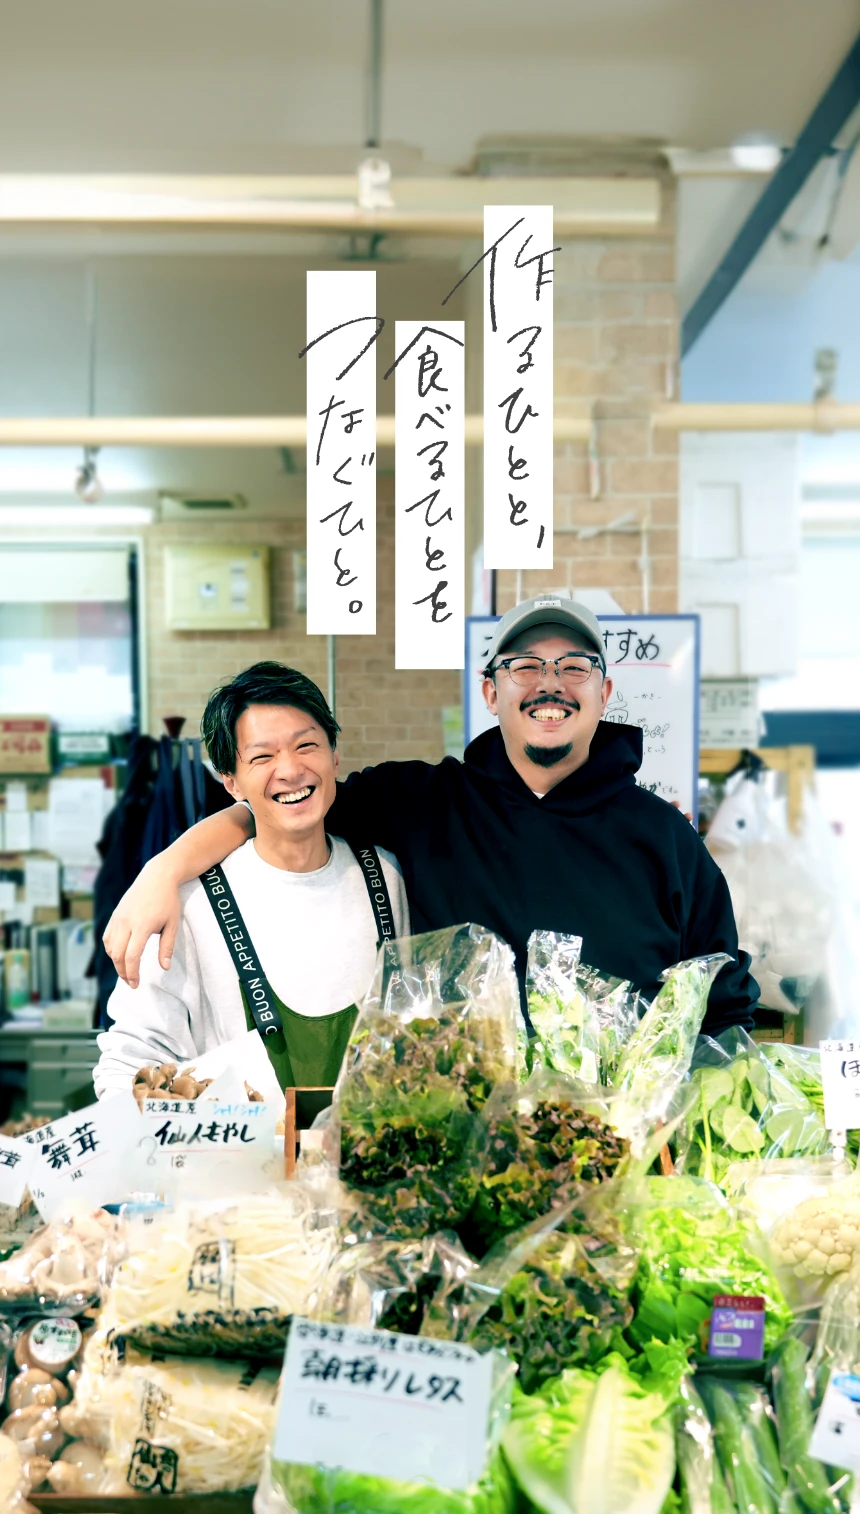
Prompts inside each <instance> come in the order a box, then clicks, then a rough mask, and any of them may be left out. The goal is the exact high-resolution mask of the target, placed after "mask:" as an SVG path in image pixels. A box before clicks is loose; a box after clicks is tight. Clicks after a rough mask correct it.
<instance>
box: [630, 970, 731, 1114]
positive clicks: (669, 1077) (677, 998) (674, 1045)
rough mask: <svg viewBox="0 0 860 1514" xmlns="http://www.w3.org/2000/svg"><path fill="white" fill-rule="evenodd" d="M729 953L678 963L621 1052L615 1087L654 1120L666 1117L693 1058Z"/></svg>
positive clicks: (664, 981) (669, 972)
mask: <svg viewBox="0 0 860 1514" xmlns="http://www.w3.org/2000/svg"><path fill="white" fill-rule="evenodd" d="M730 960H731V958H729V957H727V956H726V955H725V953H716V954H715V955H713V956H709V957H694V958H692V959H691V960H690V961H689V962H678V963H677V964H676V965H675V966H674V967H670V968H667V969H666V971H665V972H664V973H663V975H662V976H663V987H662V988H661V989H660V991H659V993H658V994H657V995H656V997H655V998H654V1000H653V1002H652V1003H651V1005H650V1006H649V1008H648V1009H646V1011H645V1014H644V1015H643V1016H642V1019H641V1020H640V1021H639V1024H638V1025H637V1027H636V1029H635V1030H634V1032H633V1034H632V1035H631V1037H630V1039H629V1041H628V1042H627V1044H626V1046H625V1047H624V1048H623V1050H622V1052H621V1056H620V1058H619V1061H618V1066H617V1068H616V1071H615V1076H614V1078H613V1080H612V1086H613V1088H615V1089H618V1090H619V1091H620V1092H622V1093H623V1094H624V1095H625V1098H626V1099H627V1100H628V1101H629V1102H630V1104H631V1105H632V1106H633V1107H634V1108H636V1109H638V1110H640V1111H642V1112H643V1113H644V1114H646V1115H647V1116H648V1117H649V1118H650V1119H651V1120H652V1121H653V1122H654V1123H656V1122H657V1121H658V1120H660V1119H661V1118H663V1117H664V1115H665V1112H666V1111H667V1110H668V1108H669V1106H670V1105H671V1103H672V1100H673V1098H674V1096H675V1094H676V1093H677V1090H678V1087H679V1085H680V1084H681V1082H682V1081H683V1079H684V1078H686V1076H687V1073H688V1072H689V1070H690V1063H691V1062H692V1059H693V1052H694V1050H695V1046H696V1038H697V1036H698V1034H699V1031H700V1030H701V1028H702V1021H703V1019H704V1017H705V1010H706V1009H707V1005H708V994H709V993H710V989H711V984H712V983H713V981H714V978H715V977H716V976H717V973H718V972H719V971H720V968H721V967H723V966H724V965H725V963H726V962H729V961H730Z"/></svg>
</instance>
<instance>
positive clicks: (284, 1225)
mask: <svg viewBox="0 0 860 1514" xmlns="http://www.w3.org/2000/svg"><path fill="white" fill-rule="evenodd" d="M335 1234H336V1228H335V1223H334V1216H333V1214H331V1213H328V1212H325V1211H320V1210H319V1209H318V1208H317V1205H316V1202H315V1195H314V1193H313V1192H312V1191H311V1190H310V1189H308V1188H307V1187H305V1186H304V1185H303V1184H301V1183H298V1182H292V1183H287V1184H283V1185H281V1186H280V1187H277V1188H272V1189H271V1190H270V1191H269V1192H266V1193H257V1194H244V1193H243V1194H241V1195H235V1196H231V1197H229V1198H223V1199H213V1200H209V1201H199V1202H192V1201H184V1202H180V1203H178V1204H177V1205H176V1208H175V1209H154V1210H147V1211H143V1212H136V1211H135V1210H134V1208H133V1207H132V1206H129V1207H128V1210H127V1211H126V1214H125V1217H124V1219H123V1221H122V1222H121V1236H120V1240H121V1244H122V1245H123V1248H124V1253H125V1254H124V1256H123V1259H122V1260H121V1261H119V1263H118V1265H117V1266H116V1267H115V1268H114V1271H113V1275H112V1278H111V1283H110V1290H109V1293H108V1297H107V1300H106V1304H105V1313H104V1316H103V1322H104V1323H106V1325H108V1326H109V1327H110V1328H111V1329H112V1330H114V1331H115V1332H116V1333H117V1334H119V1335H123V1336H128V1337H130V1338H131V1339H133V1340H135V1341H136V1342H137V1343H138V1345H141V1346H145V1347H147V1348H148V1349H150V1350H154V1351H165V1350H169V1351H173V1352H181V1353H183V1354H186V1355H192V1356H223V1357H239V1358H244V1359H246V1358H247V1357H249V1356H251V1355H254V1356H261V1357H262V1356H275V1357H278V1358H280V1356H281V1354H282V1352H283V1348H284V1341H285V1340H286V1335H287V1329H288V1325H289V1320H290V1318H291V1316H292V1315H293V1314H304V1313H305V1312H306V1308H307V1304H308V1299H309V1298H310V1295H311V1294H312V1293H313V1291H314V1290H315V1289H316V1288H317V1287H318V1285H319V1283H320V1280H321V1279H322V1277H323V1276H324V1274H325V1271H326V1269H327V1267H328V1264H329V1261H330V1259H331V1256H332V1254H333V1251H334V1247H335Z"/></svg>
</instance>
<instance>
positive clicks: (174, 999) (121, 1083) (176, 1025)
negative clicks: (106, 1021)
mask: <svg viewBox="0 0 860 1514" xmlns="http://www.w3.org/2000/svg"><path fill="white" fill-rule="evenodd" d="M184 892H185V890H183V893H184ZM199 1003H200V977H199V970H198V963H197V954H196V951H195V948H194V940H193V937H192V934H191V931H190V930H189V929H188V926H187V925H186V923H185V920H184V919H182V920H181V921H180V925H179V930H178V932H177V936H176V946H175V950H174V955H173V959H172V961H171V964H170V967H169V968H166V969H165V968H163V967H161V966H160V965H159V961H158V941H157V939H156V938H155V937H150V940H149V941H148V943H147V945H146V947H145V948H144V952H143V956H142V958H141V963H140V986H139V987H138V988H136V989H132V988H129V986H128V984H127V983H124V982H123V981H122V979H121V978H120V980H119V982H118V983H117V985H116V988H115V989H114V991H113V993H112V994H111V996H110V999H109V1000H108V1014H109V1015H110V1016H111V1018H112V1020H113V1024H112V1025H111V1028H110V1029H109V1030H107V1031H105V1032H104V1033H103V1034H102V1035H100V1036H99V1038H98V1044H99V1049H100V1051H101V1056H100V1058H99V1061H98V1065H97V1066H96V1069H95V1072H94V1073H93V1082H94V1084H95V1090H96V1095H97V1097H98V1098H100V1099H102V1098H105V1097H106V1096H109V1095H110V1094H112V1093H120V1092H122V1091H124V1090H128V1091H129V1092H131V1086H132V1080H133V1078H134V1075H135V1073H136V1072H139V1071H140V1068H141V1067H146V1066H148V1065H149V1064H150V1063H153V1062H155V1063H161V1062H177V1063H178V1062H187V1061H189V1060H190V1059H191V1058H192V1057H194V1056H196V1055H197V1047H196V1046H195V1044H194V1036H193V1034H192V1030H191V1027H192V1024H193V1023H194V1020H195V1018H196V1017H197V1014H198V1012H199Z"/></svg>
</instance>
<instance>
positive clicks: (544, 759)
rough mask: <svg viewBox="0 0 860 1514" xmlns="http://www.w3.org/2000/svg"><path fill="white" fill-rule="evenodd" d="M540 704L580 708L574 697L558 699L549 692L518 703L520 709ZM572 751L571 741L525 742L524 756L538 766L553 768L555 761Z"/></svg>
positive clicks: (570, 708) (534, 707)
mask: <svg viewBox="0 0 860 1514" xmlns="http://www.w3.org/2000/svg"><path fill="white" fill-rule="evenodd" d="M542 704H552V705H555V706H556V707H557V708H558V709H562V710H570V711H571V712H573V711H574V710H578V709H579V708H580V706H579V703H578V701H577V700H576V699H559V698H558V697H556V696H553V695H551V694H541V695H540V697H539V698H538V699H527V700H525V701H524V703H523V704H521V705H520V709H521V710H536V709H537V708H538V707H539V706H540V705H542ZM572 751H573V742H572V741H565V742H562V743H561V745H560V746H533V745H532V744H531V742H527V743H526V748H525V752H526V756H527V757H528V759H529V762H533V763H534V764H535V766H536V767H539V768H554V767H555V765H556V763H558V762H564V760H565V758H566V757H569V756H570V754H571V752H572Z"/></svg>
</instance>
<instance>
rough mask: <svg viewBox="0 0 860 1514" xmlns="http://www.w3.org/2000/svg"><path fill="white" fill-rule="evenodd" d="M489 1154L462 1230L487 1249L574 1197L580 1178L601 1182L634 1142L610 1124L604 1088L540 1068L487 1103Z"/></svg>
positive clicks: (476, 1247)
mask: <svg viewBox="0 0 860 1514" xmlns="http://www.w3.org/2000/svg"><path fill="white" fill-rule="evenodd" d="M482 1119H483V1121H484V1122H485V1125H486V1130H487V1156H486V1162H485V1166H484V1169H483V1173H482V1175H481V1177H480V1182H479V1185H478V1190H477V1194H476V1197H475V1202H474V1206H473V1208H472V1210H471V1212H470V1213H469V1215H468V1217H467V1219H466V1220H465V1222H464V1224H463V1225H462V1226H461V1233H462V1234H463V1237H464V1239H465V1241H466V1244H467V1246H468V1247H469V1250H471V1251H475V1252H477V1253H480V1252H482V1251H486V1250H487V1248H488V1247H489V1246H491V1245H493V1243H494V1242H495V1241H496V1240H498V1239H499V1237H500V1236H502V1235H505V1234H507V1233H508V1232H509V1231H511V1230H516V1229H518V1228H520V1227H521V1226H523V1225H525V1224H528V1223H529V1222H531V1221H532V1220H537V1219H539V1218H541V1217H542V1216H544V1215H546V1214H548V1213H549V1211H550V1210H551V1209H554V1208H559V1207H560V1206H562V1205H563V1204H566V1203H568V1202H569V1201H570V1199H571V1198H572V1197H573V1195H574V1194H575V1193H576V1192H577V1191H578V1189H579V1185H580V1184H581V1183H601V1182H604V1181H605V1180H606V1179H607V1178H610V1177H612V1176H613V1175H614V1174H615V1173H616V1172H618V1171H619V1170H620V1169H621V1168H622V1167H623V1166H624V1165H625V1163H626V1159H627V1156H628V1151H629V1147H628V1143H627V1141H626V1140H624V1139H623V1138H622V1137H621V1136H619V1134H618V1132H617V1131H616V1130H615V1129H614V1127H613V1126H612V1124H611V1119H612V1105H611V1098H607V1096H606V1093H605V1091H604V1090H603V1089H600V1088H599V1087H588V1086H586V1085H584V1084H577V1083H574V1082H572V1081H570V1080H569V1079H568V1078H564V1077H561V1076H560V1075H559V1074H557V1073H552V1072H545V1071H536V1072H534V1073H532V1076H531V1077H530V1079H529V1081H528V1082H527V1083H526V1084H525V1085H523V1086H520V1087H517V1086H514V1085H511V1084H507V1085H503V1086H500V1087H498V1088H496V1090H495V1092H494V1093H493V1094H492V1095H491V1097H490V1099H489V1100H488V1102H487V1104H486V1105H485V1107H484V1111H483V1115H482Z"/></svg>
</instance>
